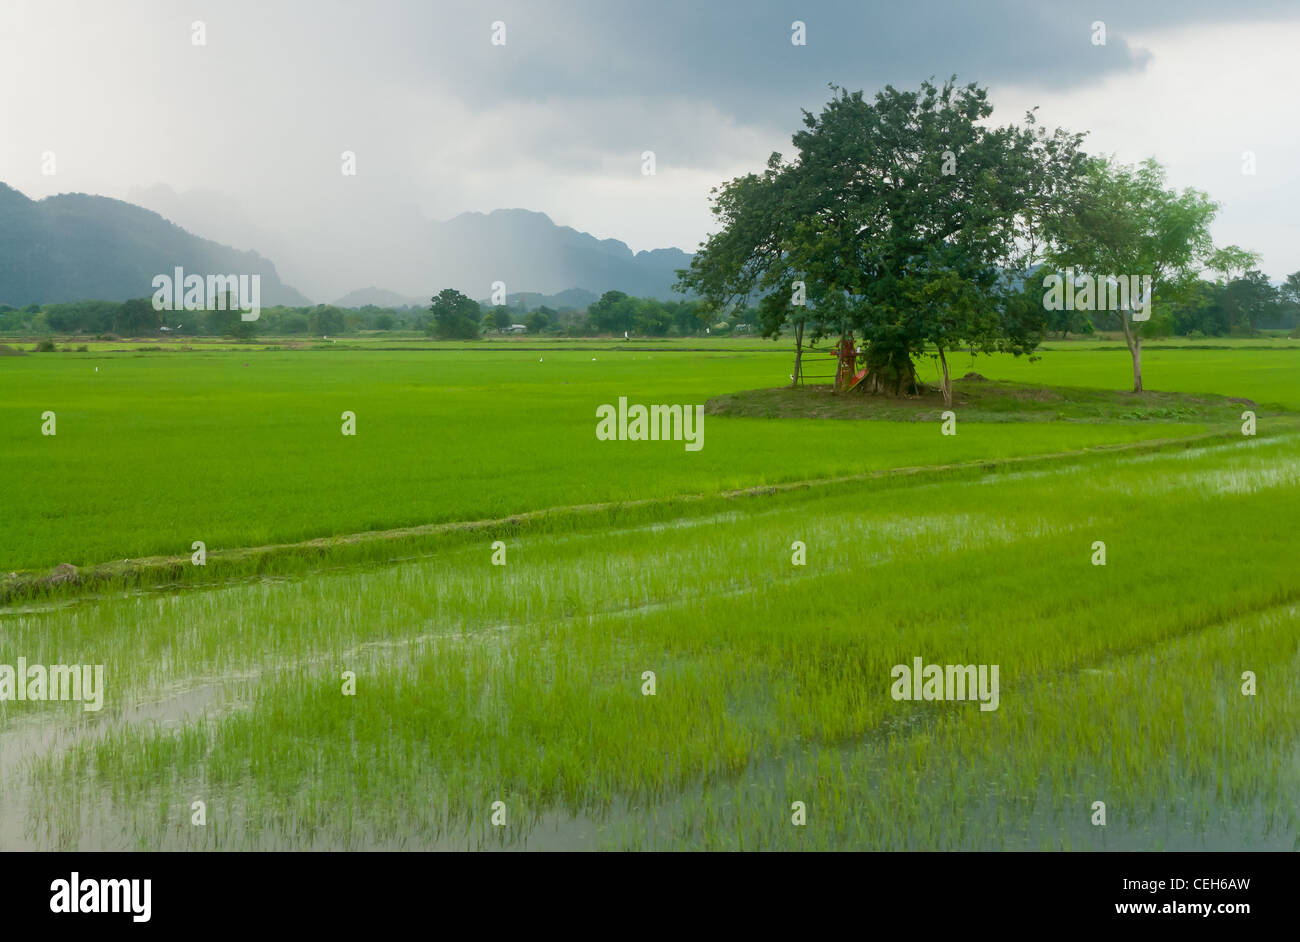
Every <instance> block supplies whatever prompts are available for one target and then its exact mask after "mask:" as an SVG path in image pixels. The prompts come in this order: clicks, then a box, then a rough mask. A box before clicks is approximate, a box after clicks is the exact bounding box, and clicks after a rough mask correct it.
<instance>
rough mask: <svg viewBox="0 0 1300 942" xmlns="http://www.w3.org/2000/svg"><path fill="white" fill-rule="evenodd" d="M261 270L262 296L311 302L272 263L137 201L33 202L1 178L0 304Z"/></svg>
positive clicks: (118, 293) (137, 290)
mask: <svg viewBox="0 0 1300 942" xmlns="http://www.w3.org/2000/svg"><path fill="white" fill-rule="evenodd" d="M177 266H180V267H181V268H183V269H185V271H186V272H187V273H188V274H202V275H217V274H220V275H229V274H236V275H240V274H247V275H260V276H261V292H262V296H261V303H262V304H263V306H269V305H274V304H293V305H306V304H310V303H311V302H310V301H309V300H308V299H307V298H305V297H303V296H302V295H301V294H299V293H298V292H297V291H295V290H294V289H293V288H290V287H288V286H286V285H284V284H282V283H281V282H280V278H279V276H278V275H277V274H276V270H275V266H274V265H273V264H272V263H271V262H270V261H269V260H268V259H266V258H263V257H262V256H261V255H258V254H257V253H256V252H241V251H237V250H235V249H232V248H229V247H227V246H225V245H221V244H219V243H216V242H211V241H209V240H207V239H203V238H200V237H198V236H196V235H193V234H191V233H189V232H187V231H185V230H184V229H182V228H180V227H179V226H177V225H175V224H174V223H171V222H168V221H167V220H166V219H164V218H163V217H162V216H160V215H158V214H157V213H155V212H151V211H149V210H147V209H142V208H141V207H139V206H134V205H132V204H130V203H125V202H122V201H121V200H115V199H109V198H108V197H104V196H88V195H86V194H84V193H65V194H61V195H59V196H50V197H46V198H45V199H43V200H40V201H35V200H31V199H28V198H27V197H26V196H24V195H23V194H22V193H19V192H18V191H17V190H15V189H13V188H12V187H9V186H6V185H5V184H3V183H0V303H5V304H11V305H14V306H22V305H27V304H44V303H49V302H59V301H78V300H83V299H88V298H96V299H102V300H107V301H125V300H127V299H128V298H147V297H150V296H152V295H153V292H154V288H153V279H154V276H155V275H161V274H167V275H170V274H171V273H172V271H173V270H174V269H175V268H176V267H177Z"/></svg>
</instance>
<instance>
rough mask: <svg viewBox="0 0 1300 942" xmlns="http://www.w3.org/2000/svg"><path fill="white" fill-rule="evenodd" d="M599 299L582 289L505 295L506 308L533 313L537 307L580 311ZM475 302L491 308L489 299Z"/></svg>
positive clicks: (598, 296)
mask: <svg viewBox="0 0 1300 942" xmlns="http://www.w3.org/2000/svg"><path fill="white" fill-rule="evenodd" d="M599 299H600V295H598V294H596V293H595V292H594V291H587V290H585V289H583V288H569V289H568V290H566V291H561V292H559V293H557V294H540V293H538V292H536V291H520V292H519V293H518V294H508V295H506V307H509V308H514V309H516V310H523V311H535V310H536V309H537V308H539V307H549V308H550V309H551V310H553V311H560V310H563V309H564V308H566V307H568V308H576V309H578V310H582V309H584V308H586V307H587V305H589V304H592V303H593V302H595V301H598V300H599ZM476 300H477V301H478V302H479V303H480V304H482V305H483V306H484V307H492V300H491V298H477V299H476Z"/></svg>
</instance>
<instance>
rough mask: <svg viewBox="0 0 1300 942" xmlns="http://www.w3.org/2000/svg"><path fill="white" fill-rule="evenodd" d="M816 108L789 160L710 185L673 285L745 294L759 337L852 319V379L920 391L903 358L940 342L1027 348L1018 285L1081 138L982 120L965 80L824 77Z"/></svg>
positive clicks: (930, 350)
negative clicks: (706, 208) (820, 105)
mask: <svg viewBox="0 0 1300 942" xmlns="http://www.w3.org/2000/svg"><path fill="white" fill-rule="evenodd" d="M832 89H833V91H834V93H835V95H834V97H833V98H832V99H831V101H830V102H829V103H828V104H827V105H826V106H825V108H824V109H823V110H822V112H821V114H820V115H813V114H812V113H810V112H805V113H804V125H805V128H806V129H805V130H803V131H800V132H799V133H797V134H795V136H794V138H793V143H794V145H795V147H796V149H797V151H798V153H797V156H796V157H795V158H794V159H793V160H792V161H789V162H785V161H783V160H782V158H781V155H780V154H773V155H772V156H771V157H770V158H769V160H768V165H767V169H766V170H765V171H764V172H763V173H762V174H761V175H760V174H749V175H747V176H744V177H739V178H737V179H735V180H732V181H731V182H730V183H727V184H724V185H723V186H722V187H721V189H720V190H717V189H715V191H714V205H713V212H714V215H715V217H717V218H718V220H719V221H720V222H721V223H722V229H721V231H720V232H718V233H715V234H713V235H711V236H710V237H709V239H708V240H707V241H706V242H705V243H704V245H703V246H702V248H701V250H700V252H698V253H697V254H696V255H695V257H694V258H693V259H692V262H691V267H690V268H689V269H684V270H682V271H681V272H680V273H679V282H678V287H679V289H681V290H684V291H694V292H696V293H697V294H699V295H700V296H701V297H702V298H704V299H705V303H706V304H708V305H710V306H711V307H713V308H714V309H724V308H728V307H733V306H735V305H736V304H739V303H743V302H744V301H745V300H747V299H748V298H749V297H750V296H751V295H753V294H758V295H760V296H761V299H760V301H759V303H758V309H759V312H760V323H761V327H762V331H763V334H764V336H769V337H774V336H777V335H779V334H780V332H781V331H782V330H783V329H785V328H787V327H789V328H791V329H792V330H793V331H794V333H795V339H796V368H795V378H796V379H797V377H798V363H799V356H800V353H801V348H802V343H803V339H804V331H805V330H807V329H809V328H811V330H812V332H813V339H814V340H815V339H816V338H817V337H818V336H821V335H822V334H825V333H836V332H838V333H841V334H843V333H845V332H847V331H849V330H852V331H855V332H856V333H857V336H858V337H859V338H860V339H861V340H863V341H864V342H865V350H864V359H865V361H866V366H867V370H868V380H867V382H866V383H865V384H864V386H865V388H867V389H870V390H872V391H874V392H880V393H888V394H892V395H899V394H903V393H913V392H915V391H916V390H917V384H918V380H917V375H916V367H915V362H916V359H917V358H918V357H920V356H923V355H927V354H928V355H932V356H934V357H935V358H936V360H937V363H938V366H939V368H940V370H941V375H942V387H943V392H944V396H945V400H946V401H948V402H951V398H952V386H951V381H950V379H949V375H948V369H947V357H946V353H947V352H948V351H951V350H952V349H954V348H955V347H956V346H958V345H969V346H970V347H971V348H972V349H974V350H978V351H981V352H992V351H994V350H1003V351H1008V352H1012V353H1016V354H1020V353H1028V352H1030V351H1032V350H1033V349H1034V347H1035V346H1036V345H1037V343H1038V342H1039V341H1040V340H1041V338H1042V335H1043V330H1044V328H1045V324H1046V317H1045V312H1044V311H1043V307H1042V304H1041V301H1040V302H1038V303H1036V304H1035V303H1032V299H1031V297H1030V296H1029V295H1028V294H1027V292H1026V289H1025V281H1026V277H1027V275H1028V272H1029V270H1030V266H1031V265H1032V263H1033V261H1034V258H1035V256H1036V255H1037V253H1038V252H1039V251H1040V250H1041V247H1042V244H1043V228H1042V226H1043V219H1044V217H1045V216H1046V215H1047V214H1048V212H1049V211H1050V205H1051V204H1052V202H1053V201H1054V200H1057V199H1058V194H1059V193H1060V192H1062V191H1064V190H1067V189H1069V188H1070V187H1071V186H1072V185H1073V182H1074V180H1075V179H1076V178H1077V176H1078V174H1079V172H1080V169H1081V167H1082V163H1083V155H1082V154H1081V153H1080V152H1079V149H1078V148H1079V145H1080V143H1081V141H1082V135H1076V134H1067V133H1065V132H1063V131H1060V130H1058V131H1055V132H1053V133H1051V134H1048V133H1047V132H1046V131H1045V130H1044V129H1042V128H1040V127H1038V126H1037V125H1036V123H1035V119H1034V117H1033V114H1032V113H1030V114H1029V115H1027V116H1026V121H1025V123H1024V125H1023V126H1022V127H1011V126H1008V127H1002V128H994V127H989V126H987V124H986V123H985V120H986V119H987V118H988V117H989V116H990V115H991V114H992V111H993V109H992V106H991V105H990V104H989V103H988V98H987V93H986V91H985V90H984V89H982V88H979V87H978V86H976V85H974V84H970V85H966V86H962V87H958V86H957V85H956V84H955V80H949V81H948V82H946V83H945V84H944V85H943V86H942V87H938V86H935V85H934V84H932V83H930V82H924V83H922V85H921V88H920V91H917V92H902V91H898V90H896V89H894V88H893V87H890V86H887V87H886V88H885V89H884V90H883V91H881V92H879V93H877V94H876V96H875V98H874V100H870V101H869V100H867V99H865V98H864V97H863V94H862V93H861V92H853V93H850V92H847V91H845V90H843V89H840V88H837V87H835V86H832Z"/></svg>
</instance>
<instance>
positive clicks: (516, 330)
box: [506, 324, 528, 334]
mask: <svg viewBox="0 0 1300 942" xmlns="http://www.w3.org/2000/svg"><path fill="white" fill-rule="evenodd" d="M527 329H528V326H527V325H526V324H511V325H510V326H509V327H507V328H506V333H508V334H522V333H523V332H524V331H526V330H527Z"/></svg>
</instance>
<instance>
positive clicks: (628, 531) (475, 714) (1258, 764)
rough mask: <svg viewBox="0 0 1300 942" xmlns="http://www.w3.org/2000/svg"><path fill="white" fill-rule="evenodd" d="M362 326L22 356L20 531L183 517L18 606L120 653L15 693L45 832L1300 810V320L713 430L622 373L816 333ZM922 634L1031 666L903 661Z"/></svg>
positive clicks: (779, 827)
mask: <svg viewBox="0 0 1300 942" xmlns="http://www.w3.org/2000/svg"><path fill="white" fill-rule="evenodd" d="M357 346H358V349H349V350H330V351H315V350H300V351H288V350H285V351H276V350H268V351H246V350H217V349H211V350H207V349H195V350H193V351H190V352H186V353H180V352H172V351H164V352H150V353H131V352H126V351H123V352H107V351H100V352H96V353H89V354H75V353H74V354H58V355H49V354H45V355H30V356H27V357H8V358H4V359H0V453H3V455H4V461H3V466H2V467H3V475H4V481H5V484H6V488H5V495H6V496H5V504H4V508H3V509H4V512H3V514H2V515H0V566H2V567H3V568H4V571H5V572H6V573H8V572H11V571H14V572H18V573H20V574H21V573H22V572H23V571H27V572H28V573H41V572H44V571H45V570H48V569H49V568H51V567H53V566H55V565H56V564H59V563H65V562H66V563H72V564H74V565H76V566H78V567H87V566H90V567H94V566H101V565H108V564H121V562H122V560H123V559H127V560H132V561H133V560H138V559H139V558H140V557H145V556H167V557H176V560H173V562H172V563H171V564H169V567H170V568H165V570H160V571H164V573H165V575H166V579H162V578H161V577H160V578H159V579H154V580H151V579H146V578H141V577H139V575H140V574H139V573H138V572H137V571H136V570H135V569H133V567H132V565H131V563H130V562H128V563H127V564H125V565H119V568H118V569H117V570H115V571H114V575H113V577H112V578H106V579H104V580H102V581H100V582H95V583H91V582H82V583H80V584H79V583H77V582H75V581H74V582H70V583H68V584H63V585H58V584H55V585H48V586H39V587H36V588H32V587H31V584H29V583H24V584H23V585H26V586H27V588H25V589H23V591H21V592H20V591H15V592H14V593H13V594H12V596H11V597H10V598H9V599H8V600H7V601H5V602H4V603H3V607H0V664H12V663H14V660H15V658H17V657H19V656H22V657H25V658H26V660H27V661H28V662H29V663H42V664H55V663H77V664H83V663H84V664H98V663H102V664H104V665H105V666H106V686H107V692H106V695H105V706H104V709H103V710H102V711H99V712H87V711H84V710H83V709H82V708H81V706H80V705H79V704H75V703H60V702H13V701H9V702H3V701H0V821H2V822H3V825H0V847H3V848H20V847H38V848H72V847H76V848H84V849H109V848H140V849H161V848H176V849H200V850H206V849H238V848H291V849H307V848H314V849H320V848H392V849H396V848H444V849H460V848H470V849H480V848H512V849H513V848H559V849H597V848H614V849H837V850H844V849H880V850H895V849H1035V850H1036V849H1051V850H1077V849H1204V848H1246V849H1288V850H1289V849H1293V848H1295V847H1297V846H1300V845H1298V843H1297V842H1298V841H1300V807H1298V804H1297V796H1298V795H1300V689H1297V685H1296V683H1295V678H1296V676H1297V673H1298V672H1300V583H1297V581H1296V579H1295V572H1296V567H1295V545H1296V542H1295V536H1294V521H1296V520H1300V487H1298V485H1300V384H1298V383H1297V382H1296V377H1297V373H1296V367H1297V366H1300V350H1298V349H1295V348H1294V347H1292V346H1286V345H1282V344H1279V345H1277V346H1276V347H1273V348H1269V349H1249V348H1234V347H1225V348H1224V349H1199V348H1187V349H1173V348H1170V349H1164V350H1153V351H1149V352H1148V354H1147V357H1146V364H1147V384H1148V385H1149V386H1150V387H1152V388H1153V389H1156V390H1159V391H1160V393H1159V394H1158V395H1153V396H1150V397H1147V398H1146V399H1145V400H1143V401H1141V402H1139V403H1137V404H1134V403H1132V402H1129V401H1127V400H1126V399H1125V398H1124V397H1122V396H1120V395H1111V394H1110V393H1109V392H1105V391H1109V390H1121V389H1123V388H1124V384H1125V382H1126V373H1127V369H1128V363H1127V356H1126V353H1125V352H1124V351H1123V350H1122V349H1119V350H1116V349H1113V348H1112V349H1095V348H1094V347H1093V346H1091V345H1090V346H1088V347H1084V346H1081V345H1062V346H1061V348H1058V349H1049V350H1048V351H1047V352H1046V353H1045V354H1044V356H1043V357H1042V359H1041V360H1038V361H1036V362H1027V361H1024V360H1012V359H1011V358H980V359H979V360H978V361H976V362H975V364H974V365H973V366H970V367H969V368H970V369H974V370H978V371H979V372H980V373H981V374H983V375H984V376H986V377H988V378H989V379H990V380H993V381H994V382H993V383H991V384H983V385H981V384H977V383H972V384H970V385H969V386H968V387H966V388H967V389H969V390H970V396H969V398H968V399H967V400H966V401H965V405H964V406H963V404H962V402H961V401H959V403H958V407H957V409H956V411H957V415H958V426H957V434H956V435H954V436H943V435H941V434H940V429H939V421H938V419H937V416H935V415H931V411H932V410H930V407H929V406H927V405H925V404H921V405H920V406H918V408H917V409H916V410H913V411H912V412H911V413H909V414H901V413H899V412H895V411H890V410H891V409H893V408H894V406H893V405H890V404H873V402H872V401H871V400H867V399H863V400H862V404H863V409H864V412H863V414H862V416H861V418H864V419H866V420H867V421H828V420H826V419H822V418H805V417H797V415H793V416H791V417H785V418H764V417H762V415H763V413H762V412H759V413H757V414H728V413H727V412H726V411H725V410H724V411H716V409H717V405H716V404H715V406H712V407H711V408H713V409H715V411H711V412H710V413H709V414H708V415H707V416H706V422H705V429H706V431H705V437H704V441H705V445H704V448H703V449H702V450H701V451H699V452H696V453H688V452H686V451H685V449H684V448H683V447H682V445H681V443H680V442H600V441H597V440H596V439H595V435H594V428H595V408H596V406H597V405H599V404H601V403H606V402H615V401H617V398H618V397H619V396H627V397H628V398H629V399H630V400H632V401H634V402H645V403H659V402H664V403H704V402H706V401H709V400H718V398H719V397H726V396H733V397H735V400H736V401H739V402H745V403H751V404H752V403H754V402H757V401H760V400H756V399H754V394H751V393H749V392H748V391H752V390H760V389H771V388H772V387H777V386H780V385H781V384H782V381H783V379H785V376H786V374H787V373H788V371H789V356H788V353H787V351H786V350H785V347H784V345H781V346H779V347H774V346H773V345H771V344H767V345H763V344H761V343H759V342H748V343H746V342H739V341H732V342H728V343H726V344H717V345H715V346H711V347H710V348H709V349H704V350H688V349H684V348H685V347H687V346H690V344H677V345H673V344H664V345H661V346H662V348H661V349H660V348H656V349H652V350H651V349H641V350H631V349H620V348H619V347H618V345H611V344H592V345H590V346H587V347H583V346H582V345H581V344H578V343H571V344H568V345H567V347H568V348H567V349H565V348H561V347H560V345H556V347H555V348H553V349H551V348H548V349H544V350H540V351H539V350H538V349H534V348H525V347H523V346H522V345H519V346H513V347H512V346H508V345H506V344H500V345H496V346H492V347H490V348H488V347H486V345H483V346H481V347H479V348H472V349H467V348H454V349H412V350H378V349H364V348H363V347H364V345H357ZM537 346H539V347H540V346H541V345H537ZM698 346H703V345H698ZM593 357H594V359H593ZM245 364H247V365H245ZM96 366H98V367H99V371H98V372H95V369H94V368H95V367H96ZM966 368H968V367H967V365H966V363H964V362H963V363H961V364H960V365H959V366H958V367H957V369H956V375H958V376H960V375H961V374H962V372H964V371H965V369H966ZM1017 384H1021V385H1017ZM1029 385H1033V386H1049V387H1052V388H1053V389H1054V390H1056V391H1054V392H1051V393H1044V394H1042V395H1021V394H1020V391H1023V390H1024V389H1027V388H1028V386H1029ZM958 388H959V391H960V390H961V389H962V388H963V387H962V386H961V384H959V387H958ZM1070 389H1074V390H1076V393H1074V394H1071V393H1069V392H1068V390H1070ZM763 396H766V397H767V398H766V399H763V400H761V401H763V402H770V401H780V402H789V401H790V400H789V399H781V398H780V397H779V395H777V394H773V393H766V394H763ZM773 397H775V399H774V398H773ZM1226 397H1234V398H1245V399H1249V400H1251V402H1252V403H1253V405H1248V404H1242V403H1236V402H1229V401H1228V400H1227V398H1226ZM763 408H765V409H766V408H767V406H764V407H763ZM1247 408H1249V409H1252V410H1253V411H1256V412H1257V414H1258V416H1259V419H1258V432H1257V435H1255V436H1254V437H1246V436H1243V435H1242V434H1241V430H1240V426H1241V419H1240V414H1241V411H1242V410H1243V409H1247ZM46 409H49V410H53V411H55V412H56V413H57V416H58V433H57V435H56V436H54V437H52V438H51V437H42V436H41V435H40V424H41V419H40V415H41V412H43V411H44V410H46ZM344 410H350V411H354V412H355V413H356V415H357V435H356V436H355V437H345V436H343V435H341V434H340V414H341V412H343V411H344ZM796 412H797V410H796ZM844 417H845V416H841V418H844ZM783 485H789V486H783ZM735 492H742V493H735ZM575 508H580V509H575ZM467 521H488V522H487V523H484V524H483V525H482V526H478V527H466V526H463V525H462V524H464V523H465V522H467ZM430 524H446V525H445V526H429V525H430ZM402 527H407V528H412V527H414V528H419V529H416V530H412V531H407V532H403V533H400V534H389V535H388V536H384V535H382V534H380V535H377V536H373V537H371V538H366V539H360V540H357V539H353V538H351V537H349V536H348V535H350V534H357V533H361V532H362V531H391V530H392V529H393V528H402ZM321 538H329V539H322V542H321V543H319V544H317V545H313V546H310V547H308V546H295V545H292V544H295V543H296V541H303V540H312V539H321ZM194 540H205V541H206V542H207V545H208V548H209V551H210V552H211V553H212V554H213V556H212V560H211V562H210V565H209V566H207V567H194V566H188V565H187V564H188V554H189V552H190V545H191V542H192V541H194ZM494 541H500V543H501V544H504V557H505V564H504V565H494V564H493V557H494V555H496V556H497V559H498V561H499V560H500V553H501V547H500V546H499V545H498V546H497V547H495V548H494V546H493V544H494ZM1098 541H1101V542H1104V543H1105V549H1106V561H1105V565H1094V560H1095V558H1096V546H1095V544H1096V543H1097V542H1098ZM796 543H799V544H802V545H803V547H804V554H805V558H804V561H803V564H802V565H796V564H795V563H794V562H793V561H792V557H794V556H795V553H796V548H795V546H794V544H796ZM269 544H277V545H278V548H277V549H275V550H273V551H272V550H259V551H257V552H250V551H249V549H250V548H255V547H265V546H266V545H269ZM223 553H224V554H226V555H225V556H224V557H223V555H222V554H223ZM177 560H179V562H177ZM16 584H17V583H16ZM917 657H920V658H923V659H924V660H925V661H926V662H928V663H934V664H941V665H942V664H963V665H964V664H982V665H998V666H999V668H1000V697H999V705H998V708H997V709H996V710H991V711H984V710H981V709H979V704H977V703H976V702H973V701H970V700H966V701H943V700H938V701H911V700H896V699H894V697H893V696H892V695H891V668H892V667H893V666H894V665H899V664H911V663H912V661H913V659H914V658H917ZM648 672H650V673H652V674H653V677H652V678H651V677H650V676H649V674H648ZM1245 672H1251V674H1252V675H1253V679H1252V681H1251V682H1252V683H1253V684H1254V693H1253V694H1244V693H1243V692H1242V691H1243V685H1244V684H1245V681H1244V680H1243V674H1244V673H1245ZM349 678H352V679H351V680H349ZM651 682H652V683H653V692H652V693H650V692H648V686H647V685H648V684H649V683H651ZM352 685H354V687H353V689H352V690H348V688H349V687H350V686H352ZM196 801H201V802H203V803H204V809H205V814H206V821H205V823H204V824H202V825H197V824H194V823H193V818H192V816H193V814H194V811H193V806H194V802H196ZM1096 802H1104V803H1105V810H1106V823H1105V824H1104V825H1099V824H1097V823H1094V817H1095V814H1096V810H1095V803H1096ZM497 803H500V804H497ZM795 803H802V805H801V807H802V809H803V812H802V813H803V814H804V815H805V816H806V817H805V822H804V823H800V824H796V823H793V822H792V815H793V814H794V806H795ZM494 817H495V820H494Z"/></svg>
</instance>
